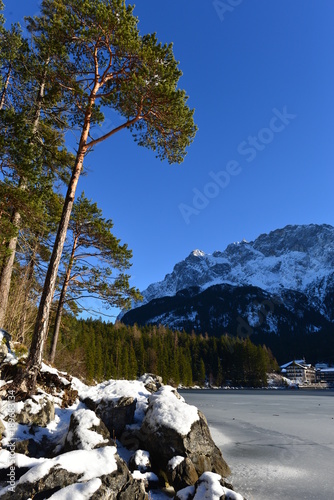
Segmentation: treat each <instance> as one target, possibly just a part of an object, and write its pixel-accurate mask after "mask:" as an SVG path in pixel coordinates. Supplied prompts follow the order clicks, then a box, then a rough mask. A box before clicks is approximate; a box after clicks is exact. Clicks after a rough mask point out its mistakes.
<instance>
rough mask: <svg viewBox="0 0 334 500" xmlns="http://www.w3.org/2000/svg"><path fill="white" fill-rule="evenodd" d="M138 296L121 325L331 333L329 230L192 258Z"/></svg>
mask: <svg viewBox="0 0 334 500" xmlns="http://www.w3.org/2000/svg"><path fill="white" fill-rule="evenodd" d="M142 295H143V297H144V300H143V302H141V303H137V304H134V306H133V308H132V309H131V310H130V311H129V312H127V313H125V314H124V315H123V316H122V321H124V322H125V323H128V324H131V323H134V322H137V323H139V324H144V323H157V324H158V323H162V324H165V325H169V326H170V327H172V328H178V329H182V328H185V329H186V330H192V329H194V330H195V331H196V330H197V331H203V330H205V331H208V332H209V333H211V334H219V333H221V332H222V331H228V332H229V333H234V334H235V333H239V334H240V331H241V326H240V325H241V324H242V325H243V328H246V329H247V328H248V329H249V332H250V331H253V329H254V328H255V329H256V328H257V331H256V333H262V332H266V333H270V332H271V333H275V334H277V333H278V334H280V333H281V331H282V328H283V330H284V329H285V330H286V331H301V330H302V331H303V332H305V333H307V332H308V333H310V332H317V331H320V330H324V329H326V330H328V328H331V327H332V326H333V328H334V325H333V321H334V227H332V226H329V225H326V224H322V225H316V224H310V225H299V226H297V225H294V226H292V225H289V226H286V227H285V228H283V229H277V230H275V231H272V232H270V233H269V234H262V235H260V236H259V237H258V238H256V239H255V240H254V241H252V242H247V241H245V240H243V241H241V242H238V243H232V244H230V245H228V246H227V248H226V249H225V250H224V251H215V252H214V253H213V254H206V253H204V252H203V251H201V250H194V251H193V252H191V254H190V255H189V256H188V257H187V258H186V259H185V260H183V261H181V262H179V263H177V264H176V265H175V267H174V269H173V271H172V272H171V273H170V274H167V275H166V277H165V279H164V280H162V281H160V282H157V283H153V284H151V285H150V286H149V287H148V288H147V289H146V290H144V291H143V292H142ZM284 325H285V326H284Z"/></svg>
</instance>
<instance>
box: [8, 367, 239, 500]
mask: <svg viewBox="0 0 334 500" xmlns="http://www.w3.org/2000/svg"><path fill="white" fill-rule="evenodd" d="M43 372H44V374H45V376H44V379H43V381H42V384H43V389H42V388H41V387H39V388H38V391H39V392H40V393H42V395H41V394H39V395H38V396H34V397H32V398H31V399H30V400H27V401H26V402H22V403H16V404H17V407H16V414H17V415H19V417H18V419H19V420H20V422H21V423H18V422H16V423H15V425H14V426H10V425H9V421H8V419H7V420H6V411H5V408H4V407H1V408H0V417H1V419H2V420H3V427H4V428H3V430H2V434H3V436H2V440H1V445H2V447H3V449H1V450H0V500H2V499H4V500H9V499H10V500H12V498H15V500H23V499H24V500H26V499H27V498H50V499H53V500H68V499H72V498H75V500H81V499H82V500H83V499H85V500H86V499H90V498H92V499H94V500H97V499H101V500H109V499H110V500H111V499H116V498H117V499H120V500H144V499H145V500H147V493H148V492H150V491H153V489H157V488H159V487H161V486H162V485H169V486H170V487H171V488H174V490H175V492H176V491H178V490H180V489H183V488H184V487H187V486H189V487H191V488H192V490H191V491H192V492H195V486H194V485H198V484H199V483H198V478H199V476H201V474H203V472H206V471H208V472H216V473H218V474H220V476H219V478H220V479H219V481H220V482H219V484H220V486H221V487H223V488H225V489H226V487H227V488H228V487H229V485H227V483H225V480H224V479H222V478H221V476H222V477H226V475H228V473H229V468H228V466H227V464H226V463H225V461H224V459H223V457H222V455H221V453H220V451H219V449H218V448H217V447H216V446H215V444H214V442H213V441H212V438H211V435H210V432H209V429H208V426H207V423H206V420H205V417H204V415H202V414H201V413H200V412H199V411H198V410H197V408H196V407H194V406H190V405H188V404H186V403H185V401H184V399H183V398H182V397H181V396H180V395H179V394H178V393H177V391H176V390H175V389H173V388H172V387H170V386H164V385H162V381H161V379H160V378H159V377H156V376H154V375H152V374H150V375H145V376H143V377H142V379H141V380H137V381H115V380H109V381H107V382H104V383H102V384H98V385H96V386H94V387H88V386H86V385H85V384H83V383H82V382H80V381H79V380H77V379H71V382H70V383H67V382H68V380H69V379H68V377H67V376H66V375H65V374H59V373H58V372H57V371H56V370H53V369H50V370H47V369H46V368H45V367H44V371H43ZM54 377H59V378H64V377H65V378H64V380H63V381H60V382H57V381H56V380H54ZM48 380H49V383H50V384H51V386H52V387H49V388H48V389H49V391H50V392H51V393H52V392H54V394H53V395H52V394H49V393H47V392H46V391H45V389H46V388H47V384H48ZM60 387H62V389H60ZM56 388H57V390H56ZM66 391H77V393H78V395H79V398H80V401H79V399H77V400H76V402H75V403H74V404H72V405H71V406H68V405H66V404H63V401H62V398H63V396H64V395H65V394H66ZM84 402H87V403H88V404H89V405H90V408H87V406H86V404H85V403H84ZM47 403H48V404H49V403H50V405H51V406H53V408H54V410H55V413H54V419H53V420H52V421H51V422H49V423H46V421H45V420H43V419H41V420H39V421H38V422H39V423H35V424H34V425H31V422H32V419H33V418H35V417H36V415H37V416H39V415H40V411H41V408H44V407H45V406H47ZM128 403H129V404H128ZM128 407H131V412H128V413H127V412H126V411H125V410H124V408H125V409H127V408H128ZM115 409H118V411H119V415H118V416H117V418H116V421H117V419H119V425H122V428H125V430H124V431H122V428H120V429H119V436H113V435H112V436H111V437H110V433H109V431H108V429H107V426H106V425H105V423H106V422H107V423H108V422H109V424H110V426H111V429H112V430H113V431H115V425H116V427H117V425H118V423H117V422H116V424H115ZM7 413H8V412H7ZM98 413H99V414H98ZM110 415H112V417H110ZM49 418H50V417H49ZM27 421H29V424H28V423H27ZM45 424H46V426H45V427H42V425H45ZM129 437H130V438H131V437H132V438H133V439H132V440H131V439H128V440H127V439H125V438H129ZM116 438H117V440H116ZM118 438H120V440H119V439H118ZM13 439H15V451H16V457H15V467H14V469H15V480H13V484H12V485H11V486H12V489H11V490H9V488H8V485H7V484H6V479H7V474H8V473H9V472H10V470H11V469H10V466H11V464H12V463H13V462H12V456H11V446H12V441H13ZM126 443H127V444H126ZM115 444H117V448H116V446H115ZM126 446H127V448H126ZM43 452H44V454H43ZM159 485H160V486H159ZM13 488H14V489H13ZM196 488H197V486H196ZM13 491H15V496H13ZM224 491H225V490H224ZM189 498H192V497H189ZM198 498H200V497H198ZM208 498H211V497H208ZM226 498H229V497H227V496H226ZM231 498H234V497H231ZM235 499H238V497H235Z"/></svg>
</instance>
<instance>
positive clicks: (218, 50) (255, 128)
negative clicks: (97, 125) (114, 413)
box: [5, 0, 334, 289]
mask: <svg viewBox="0 0 334 500" xmlns="http://www.w3.org/2000/svg"><path fill="white" fill-rule="evenodd" d="M5 3H6V4H7V8H6V11H5V15H6V18H7V19H8V21H11V22H12V21H17V20H22V18H23V16H24V15H31V14H34V13H36V11H37V10H38V4H39V2H38V1H35V0H7V1H6V0H5ZM215 4H216V7H215ZM135 13H136V15H137V16H138V17H139V20H140V29H141V31H142V33H143V34H144V33H147V32H156V33H157V36H158V39H159V40H160V41H162V42H173V43H174V53H175V56H176V58H177V59H178V60H179V61H180V68H181V70H182V71H183V77H182V78H181V80H180V86H181V87H182V88H184V89H186V91H187V94H188V95H189V101H188V102H189V105H190V106H191V107H193V108H195V110H196V111H195V121H196V123H197V125H198V127H199V131H198V133H197V136H196V138H195V141H194V143H193V144H192V146H191V147H190V148H189V151H188V155H187V157H186V159H185V161H184V163H183V164H181V165H173V166H169V165H168V164H167V163H161V162H160V161H159V160H156V159H155V157H154V154H153V153H152V152H151V151H149V150H145V149H143V148H139V147H138V146H136V144H135V143H134V142H133V140H132V137H131V135H130V134H129V133H128V132H127V131H124V132H122V133H120V134H118V135H116V136H114V137H113V138H112V139H110V140H109V141H107V142H105V143H103V144H101V145H99V146H98V147H97V148H96V150H95V151H94V152H93V153H92V154H91V155H90V156H89V157H87V161H86V166H87V167H89V174H88V176H87V177H85V178H82V179H81V180H80V183H79V191H81V190H83V189H84V190H85V193H86V195H87V196H88V197H89V198H92V199H93V200H94V201H96V202H97V203H98V205H99V206H100V207H101V208H102V209H103V213H104V216H105V217H107V218H112V219H113V221H114V230H115V231H114V232H115V235H116V236H117V237H120V238H121V239H122V241H123V242H126V243H128V245H129V248H131V249H132V250H133V266H132V271H131V272H132V276H133V277H132V281H131V283H132V284H133V285H135V286H137V287H138V288H140V289H144V288H146V287H147V286H148V285H149V284H150V283H152V282H155V281H157V280H160V279H163V277H164V276H165V274H166V273H168V272H170V271H171V270H172V268H173V266H174V264H175V263H176V262H178V261H180V260H182V259H184V258H185V257H186V256H187V255H188V254H189V253H190V252H191V251H192V250H193V249H195V248H199V249H202V250H204V251H205V252H207V253H212V252H213V251H215V250H223V249H224V248H225V247H226V245H227V244H229V243H230V242H233V241H240V240H242V239H243V238H245V239H247V240H252V239H254V238H256V237H257V236H258V235H259V234H261V233H263V232H269V231H271V230H274V229H276V228H279V227H283V226H285V225H287V224H309V223H327V224H332V225H334V210H333V203H334V201H333V186H334V137H333V132H334V127H333V123H334V99H333V89H334V66H333V53H334V30H333V25H334V2H333V0H320V1H319V0H270V1H268V0H225V1H221V2H213V1H211V0H192V1H191V2H189V1H186V0H168V1H160V0H137V2H136V8H135ZM282 115H283V116H282ZM108 119H109V120H111V122H113V123H115V124H116V123H117V116H116V115H113V114H111V115H110V116H109V117H108ZM218 172H219V175H218V178H217V173H218ZM217 182H218V183H217ZM194 190H195V191H194ZM199 193H201V195H199ZM204 194H206V195H207V196H206V198H203V196H202V195H204ZM194 197H195V200H194ZM180 208H181V210H180Z"/></svg>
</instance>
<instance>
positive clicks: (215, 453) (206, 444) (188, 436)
mask: <svg viewBox="0 0 334 500" xmlns="http://www.w3.org/2000/svg"><path fill="white" fill-rule="evenodd" d="M148 401H149V406H148V410H147V413H146V415H145V418H144V421H143V424H142V427H141V430H140V432H141V434H142V439H143V442H144V443H145V447H146V449H147V450H148V451H149V452H150V456H151V460H152V464H154V466H155V467H156V468H157V469H161V470H165V471H170V468H171V467H170V465H169V466H168V464H170V461H171V460H172V459H173V457H175V456H179V457H184V458H188V459H189V461H190V462H191V465H190V462H189V461H187V462H186V463H185V464H184V467H186V468H187V474H188V476H189V478H191V479H193V478H194V477H195V474H194V472H196V473H197V477H198V476H199V475H201V474H202V473H203V472H205V471H213V472H217V473H219V474H221V475H223V476H224V477H226V476H227V475H228V474H229V473H230V470H229V467H228V465H227V463H226V462H225V460H224V459H223V457H222V454H221V452H220V450H219V448H217V446H216V445H215V444H214V442H213V440H212V438H211V434H210V431H209V427H208V424H207V421H206V419H205V416H204V415H203V414H202V413H201V412H200V411H199V410H198V409H197V408H196V407H194V406H190V405H188V404H186V403H185V401H184V399H183V398H182V397H181V396H180V395H179V394H178V393H177V392H176V391H175V389H173V388H172V387H170V386H163V387H162V388H161V389H159V391H158V392H156V393H155V394H153V395H152V396H150V397H149V400H148ZM179 465H180V467H179V469H180V468H181V469H182V462H181V464H179ZM179 465H177V466H179ZM167 473H168V472H167ZM168 475H169V478H170V479H171V480H172V481H173V474H172V473H171V474H168ZM196 479H197V478H196ZM175 486H176V485H175Z"/></svg>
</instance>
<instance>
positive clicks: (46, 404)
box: [15, 396, 55, 427]
mask: <svg viewBox="0 0 334 500" xmlns="http://www.w3.org/2000/svg"><path fill="white" fill-rule="evenodd" d="M54 419H55V408H54V403H53V401H52V400H50V399H49V398H47V397H45V396H40V397H38V396H33V397H32V398H31V399H27V400H26V401H25V402H24V403H17V404H16V417H15V421H16V423H17V424H23V425H30V426H32V425H37V426H38V427H46V426H47V425H48V424H49V423H50V422H52V421H53V420H54Z"/></svg>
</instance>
